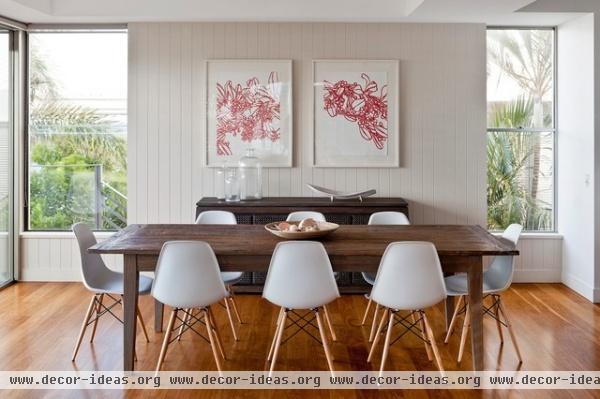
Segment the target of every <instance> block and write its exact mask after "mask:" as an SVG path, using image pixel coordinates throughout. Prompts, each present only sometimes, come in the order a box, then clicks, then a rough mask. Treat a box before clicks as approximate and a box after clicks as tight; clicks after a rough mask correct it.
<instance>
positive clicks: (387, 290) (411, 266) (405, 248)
mask: <svg viewBox="0 0 600 399" xmlns="http://www.w3.org/2000/svg"><path fill="white" fill-rule="evenodd" d="M371 297H372V298H373V301H375V302H376V303H377V304H379V305H380V306H382V307H383V308H384V314H383V317H382V318H381V321H380V322H379V325H378V327H377V331H376V333H375V339H374V340H373V344H372V346H371V350H370V352H369V357H368V359H367V361H369V362H370V361H371V358H372V357H373V353H374V351H375V348H376V347H377V343H378V341H379V337H380V335H381V333H382V330H383V326H384V324H385V322H386V320H387V321H388V325H387V331H386V334H385V342H384V347H383V356H382V358H381V366H380V373H382V372H383V369H384V366H385V361H386V359H387V355H388V352H389V347H390V346H391V343H390V337H391V334H392V329H393V327H394V325H395V324H400V325H401V326H403V327H405V328H406V329H407V330H409V331H412V332H413V333H415V334H417V335H418V336H420V337H421V338H422V339H423V341H424V342H425V348H426V350H427V356H428V357H429V359H430V360H431V350H433V354H434V356H435V360H436V363H437V366H438V368H439V370H440V371H442V372H443V371H444V368H443V365H442V360H441V358H440V355H439V352H438V349H437V345H436V343H435V338H434V334H433V330H432V329H431V325H430V324H429V321H428V320H427V316H426V315H425V311H424V309H426V308H429V307H432V306H433V305H435V304H437V303H439V302H441V301H443V300H444V299H446V287H445V286H444V275H443V273H442V266H441V264H440V260H439V258H438V255H437V251H436V249H435V246H434V245H433V244H432V243H430V242H418V241H416V242H408V241H407V242H393V243H391V244H390V245H388V247H387V248H386V250H385V252H384V254H383V257H382V258H381V263H380V265H379V270H378V271H377V277H376V278H375V285H373V290H372V291H371ZM400 311H408V312H409V313H408V314H407V315H400ZM409 316H410V317H412V323H411V322H410V321H409V320H408V317H409ZM417 325H419V326H420V332H415V331H414V330H415V329H416V328H417V327H416V326H417Z"/></svg>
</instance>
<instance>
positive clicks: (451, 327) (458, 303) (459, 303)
mask: <svg viewBox="0 0 600 399" xmlns="http://www.w3.org/2000/svg"><path fill="white" fill-rule="evenodd" d="M462 302H463V296H462V295H461V296H459V297H458V300H457V301H456V303H455V304H454V314H452V321H450V325H449V326H448V332H447V333H446V338H445V339H444V343H445V344H447V343H448V341H449V340H450V336H451V335H452V332H453V331H454V326H455V325H456V317H457V316H458V312H459V310H460V307H461V306H462Z"/></svg>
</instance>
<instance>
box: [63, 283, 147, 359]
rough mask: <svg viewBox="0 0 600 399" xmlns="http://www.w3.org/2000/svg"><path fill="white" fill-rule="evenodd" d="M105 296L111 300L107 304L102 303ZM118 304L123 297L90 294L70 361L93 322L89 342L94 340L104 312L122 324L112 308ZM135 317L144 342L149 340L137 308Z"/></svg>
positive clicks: (121, 302)
mask: <svg viewBox="0 0 600 399" xmlns="http://www.w3.org/2000/svg"><path fill="white" fill-rule="evenodd" d="M105 297H108V298H110V299H111V300H112V303H111V304H109V305H108V306H107V305H106V304H105V303H104V298H105ZM119 305H121V306H122V305H123V298H115V297H114V296H112V295H111V294H108V293H98V294H94V295H93V296H92V299H91V301H90V304H89V306H88V309H87V312H86V314H85V317H84V318H83V323H82V324H81V329H80V330H79V336H78V337H77V342H76V343H75V348H74V349H73V356H72V357H71V361H75V358H76V357H77V353H78V352H79V348H80V346H81V341H82V340H83V336H84V335H85V332H86V330H87V327H88V326H89V325H92V324H93V327H92V333H91V336H90V343H92V342H94V337H95V336H96V328H97V327H98V321H99V320H100V318H101V317H102V316H104V315H105V314H110V315H111V316H112V317H114V318H115V319H116V320H117V321H118V322H119V323H121V324H123V320H122V319H121V318H120V317H119V316H117V315H116V314H115V313H114V312H113V310H112V309H113V308H114V307H115V306H119ZM94 313H95V314H94ZM137 317H138V320H139V321H140V324H141V326H142V331H143V332H144V336H145V337H146V342H150V339H149V338H148V332H147V331H146V326H145V325H144V320H143V319H142V315H141V314H140V311H139V309H138V310H137Z"/></svg>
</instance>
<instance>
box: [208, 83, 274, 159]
mask: <svg viewBox="0 0 600 399" xmlns="http://www.w3.org/2000/svg"><path fill="white" fill-rule="evenodd" d="M280 87H281V86H280V82H279V77H278V75H277V73H276V72H271V73H270V74H269V81H268V83H267V84H266V85H264V84H261V83H260V81H259V80H258V78H256V77H253V78H251V79H248V80H247V81H246V84H245V86H244V85H242V84H239V83H238V84H234V83H233V82H232V81H231V80H228V81H227V82H226V83H225V84H221V83H217V110H216V111H217V114H216V122H217V155H219V156H226V155H232V150H231V143H230V141H229V139H228V136H234V137H236V136H239V137H240V138H241V140H242V141H245V142H252V141H253V140H262V139H269V140H271V141H277V140H279V139H280V137H281V135H280V129H279V120H280V108H281V102H280Z"/></svg>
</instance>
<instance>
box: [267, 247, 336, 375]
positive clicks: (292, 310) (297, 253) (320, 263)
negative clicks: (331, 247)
mask: <svg viewBox="0 0 600 399" xmlns="http://www.w3.org/2000/svg"><path fill="white" fill-rule="evenodd" d="M339 296H340V294H339V291H338V287H337V284H336V282H335V277H334V276H333V270H332V268H331V263H330V262H329V257H328V256H327V252H326V251H325V247H324V246H323V244H321V243H320V242H315V241H283V242H280V243H278V244H277V246H276V247H275V251H274V252H273V257H272V258H271V264H270V266H269V272H268V273H267V279H266V281H265V286H264V290H263V297H264V298H265V299H267V300H268V301H269V302H271V303H273V304H275V305H277V306H279V307H280V311H279V316H278V317H277V325H276V329H275V334H274V335H273V341H272V342H271V348H270V350H269V353H268V356H267V365H268V368H269V372H270V373H272V372H273V370H274V369H275V364H276V362H277V357H278V355H279V348H280V347H281V345H282V344H284V343H286V342H287V341H288V340H289V339H291V338H292V337H293V336H295V335H296V334H297V333H299V332H300V331H304V332H305V333H307V334H308V335H310V336H311V337H313V338H314V339H315V340H316V341H318V342H319V343H321V344H322V345H323V349H324V351H325V358H326V359H327V364H328V366H329V370H330V371H331V373H332V374H333V372H334V367H333V357H332V355H331V352H330V349H329V343H328V338H327V335H326V333H325V328H324V323H323V319H322V318H321V316H322V315H325V317H326V318H327V314H326V313H325V310H324V306H325V305H327V304H328V303H330V302H331V301H333V300H335V299H336V298H338V297H339ZM303 310H307V311H308V312H302V313H301V311H303ZM288 321H289V323H290V324H289V325H288V324H286V323H288ZM315 322H316V325H315ZM288 329H289V333H288V334H287V337H286V338H285V339H284V338H283V336H284V332H285V331H286V330H288ZM316 332H318V333H319V335H318V336H316V335H315V333H316Z"/></svg>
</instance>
